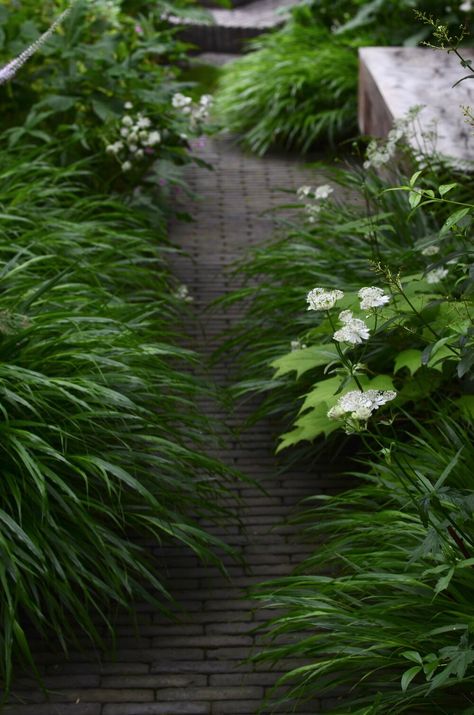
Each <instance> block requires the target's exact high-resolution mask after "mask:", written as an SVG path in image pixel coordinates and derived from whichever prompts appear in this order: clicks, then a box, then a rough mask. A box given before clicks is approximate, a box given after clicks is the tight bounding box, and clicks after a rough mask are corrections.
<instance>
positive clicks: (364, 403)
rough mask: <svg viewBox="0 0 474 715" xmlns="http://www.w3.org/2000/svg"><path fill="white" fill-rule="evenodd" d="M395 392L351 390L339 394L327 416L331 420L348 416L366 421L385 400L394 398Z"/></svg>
mask: <svg viewBox="0 0 474 715" xmlns="http://www.w3.org/2000/svg"><path fill="white" fill-rule="evenodd" d="M396 396H397V393H396V392H394V391H393V390H365V391H361V390H351V391H350V392H346V393H345V395H341V397H340V398H339V399H338V401H337V403H336V404H335V405H334V407H332V408H331V409H330V410H329V412H328V413H327V416H328V417H329V419H331V420H340V419H344V418H350V419H353V420H357V421H361V422H367V420H368V419H369V417H371V416H372V413H373V412H375V410H378V409H379V407H381V406H382V405H385V403H386V402H390V400H394V399H395V397H396Z"/></svg>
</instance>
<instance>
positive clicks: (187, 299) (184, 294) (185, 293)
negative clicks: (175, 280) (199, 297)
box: [174, 283, 194, 303]
mask: <svg viewBox="0 0 474 715" xmlns="http://www.w3.org/2000/svg"><path fill="white" fill-rule="evenodd" d="M174 295H175V298H178V300H182V301H183V302H184V303H192V302H193V300H194V298H193V297H192V295H190V294H189V288H188V286H187V285H185V284H184V283H182V284H181V285H180V286H178V288H177V289H176V292H175V294H174Z"/></svg>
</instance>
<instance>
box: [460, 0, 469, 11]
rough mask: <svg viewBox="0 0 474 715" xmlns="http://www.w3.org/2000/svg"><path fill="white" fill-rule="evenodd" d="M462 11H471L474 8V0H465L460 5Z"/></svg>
mask: <svg viewBox="0 0 474 715" xmlns="http://www.w3.org/2000/svg"><path fill="white" fill-rule="evenodd" d="M459 9H460V10H461V12H471V10H472V0H464V2H462V3H461V4H460V6H459Z"/></svg>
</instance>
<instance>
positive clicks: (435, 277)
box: [426, 268, 449, 283]
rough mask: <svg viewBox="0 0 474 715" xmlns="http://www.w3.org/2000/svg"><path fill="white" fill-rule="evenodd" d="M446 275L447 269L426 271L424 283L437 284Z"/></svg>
mask: <svg viewBox="0 0 474 715" xmlns="http://www.w3.org/2000/svg"><path fill="white" fill-rule="evenodd" d="M448 273H449V271H448V269H447V268H433V270H432V271H428V273H427V274H426V282H427V283H439V282H440V281H442V280H443V278H446V276H447V275H448Z"/></svg>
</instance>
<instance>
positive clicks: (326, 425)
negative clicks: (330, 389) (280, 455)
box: [277, 402, 341, 452]
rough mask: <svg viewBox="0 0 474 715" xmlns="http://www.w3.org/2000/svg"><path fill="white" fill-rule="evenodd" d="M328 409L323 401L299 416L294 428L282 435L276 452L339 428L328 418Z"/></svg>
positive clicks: (334, 421) (336, 423)
mask: <svg viewBox="0 0 474 715" xmlns="http://www.w3.org/2000/svg"><path fill="white" fill-rule="evenodd" d="M328 410H329V407H328V405H327V404H326V403H325V402H320V403H319V404H318V406H317V407H315V408H314V409H313V410H311V411H310V412H307V413H306V414H305V415H302V416H301V417H299V418H298V419H297V420H296V422H295V427H294V429H292V430H291V431H290V432H287V433H286V434H284V435H282V437H281V441H280V444H279V445H278V448H277V452H280V451H281V450H282V449H286V448H287V447H290V446H292V445H294V444H297V443H298V442H303V441H305V440H306V441H312V440H314V439H316V437H320V436H322V435H324V437H327V436H328V435H330V434H331V432H335V430H337V429H340V426H341V425H340V423H338V422H337V421H336V420H330V419H329V417H328V416H327V412H328Z"/></svg>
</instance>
